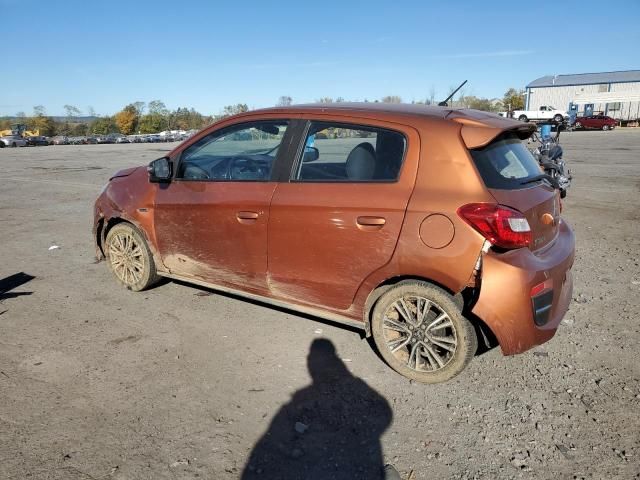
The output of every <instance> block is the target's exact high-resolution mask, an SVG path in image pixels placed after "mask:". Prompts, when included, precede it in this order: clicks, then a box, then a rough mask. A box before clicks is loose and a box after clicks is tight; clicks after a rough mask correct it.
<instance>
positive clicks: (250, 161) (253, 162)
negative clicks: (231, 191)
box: [227, 155, 267, 180]
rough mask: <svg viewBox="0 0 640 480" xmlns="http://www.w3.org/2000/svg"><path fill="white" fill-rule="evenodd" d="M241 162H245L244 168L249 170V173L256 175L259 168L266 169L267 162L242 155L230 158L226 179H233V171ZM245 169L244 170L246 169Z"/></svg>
mask: <svg viewBox="0 0 640 480" xmlns="http://www.w3.org/2000/svg"><path fill="white" fill-rule="evenodd" d="M241 162H247V165H246V167H249V168H251V167H252V168H251V171H252V172H253V171H255V172H256V173H259V169H260V168H261V167H265V168H266V167H267V161H266V160H257V159H255V158H251V157H249V156H244V155H239V156H237V157H233V158H231V161H230V162H229V165H228V166H227V178H228V179H229V180H233V179H234V174H233V173H234V170H235V169H236V168H238V167H237V164H238V163H241ZM246 167H245V168H246Z"/></svg>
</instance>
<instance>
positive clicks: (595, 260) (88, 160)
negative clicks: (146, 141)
mask: <svg viewBox="0 0 640 480" xmlns="http://www.w3.org/2000/svg"><path fill="white" fill-rule="evenodd" d="M563 144H564V146H565V157H566V158H567V159H568V161H569V162H570V164H571V167H572V168H573V170H574V173H575V184H574V186H573V187H572V189H571V190H570V192H569V196H568V198H567V199H566V202H565V204H564V213H563V215H564V216H565V218H566V219H567V220H568V221H569V222H570V223H571V224H572V225H573V227H574V228H575V231H576V234H577V242H578V251H577V258H576V263H575V267H574V269H575V292H574V302H573V303H572V305H571V308H570V311H569V313H568V315H567V317H566V318H565V320H564V322H563V325H562V328H561V329H560V331H559V332H558V334H557V335H556V337H555V338H554V339H553V340H552V341H551V342H550V343H548V344H546V345H543V346H542V347H539V348H537V349H535V350H534V351H531V352H528V353H526V354H523V355H519V356H515V357H509V358H505V357H502V355H501V354H500V351H499V349H494V350H492V351H490V352H489V353H487V354H485V355H482V356H480V357H478V358H476V359H475V361H474V362H472V364H471V366H470V368H469V369H468V370H467V371H466V372H465V373H464V374H463V375H461V376H459V377H458V378H456V379H455V380H454V381H452V382H450V383H448V384H445V385H438V386H425V385H419V384H413V383H410V382H408V381H407V380H405V379H404V378H402V377H400V376H398V375H397V374H395V373H394V372H393V371H391V370H390V369H389V368H387V367H386V366H385V365H384V364H383V363H382V362H381V361H380V360H379V359H378V358H377V356H376V355H375V354H374V353H373V352H372V350H371V349H370V348H369V345H368V344H367V343H366V342H365V341H362V340H361V339H360V336H359V335H358V333H356V332H354V331H352V330H348V329H345V328H342V327H338V326H336V325H333V324H330V323H326V322H322V321H320V320H317V319H313V318H308V317H303V316H299V315H297V314H294V313H291V312H286V311H281V310H276V309H273V308H268V307H265V306H262V305H258V304H254V303H248V302H245V301H242V300H239V299H236V298H232V297H229V296H223V295H219V294H215V293H213V292H210V291H208V290H205V289H200V288H194V287H190V286H187V285H183V284H178V283H171V282H167V283H165V284H163V285H161V286H159V287H157V288H154V289H152V290H150V291H148V292H144V293H138V294H136V293H132V292H129V291H127V290H125V289H123V288H121V287H119V286H118V285H117V284H116V282H115V281H114V279H113V278H112V277H111V274H110V273H109V271H108V270H107V267H106V265H105V264H104V263H100V264H95V263H94V257H93V255H94V252H93V249H92V248H93V247H92V241H91V237H90V227H91V208H92V203H93V200H94V199H95V197H96V195H97V193H98V191H99V190H100V187H101V186H102V185H103V184H104V183H105V182H106V180H107V178H108V176H109V174H110V173H112V172H113V171H115V170H118V169H119V168H122V167H125V166H130V165H132V164H133V165H136V164H141V163H146V162H148V161H150V160H152V159H154V158H157V157H160V156H162V152H164V151H165V150H166V149H168V148H169V147H170V145H168V146H165V145H163V144H155V145H153V144H152V145H88V146H78V147H75V146H57V147H40V148H20V149H8V148H5V149H2V150H0V166H1V173H0V220H1V223H0V225H1V228H0V258H1V259H2V263H1V266H0V279H6V278H7V277H11V276H13V275H15V274H20V273H23V274H24V275H21V276H15V277H11V279H12V281H13V283H20V282H24V283H23V284H22V285H20V286H16V287H15V288H12V289H11V290H9V291H4V290H6V288H2V289H0V478H11V479H24V478H33V479H45V478H46V479H106V478H112V479H164V478H168V479H178V478H196V477H199V478H207V479H233V478H239V477H241V475H242V472H243V470H245V465H246V464H247V460H248V458H249V456H250V453H251V451H252V450H253V448H254V446H256V444H258V450H260V451H262V452H264V451H267V452H269V451H276V450H277V451H281V453H283V454H284V455H285V457H287V458H289V460H288V461H287V462H283V463H281V464H279V465H277V468H278V472H279V473H278V475H280V476H282V477H283V478H286V477H287V476H288V477H290V478H291V477H293V476H294V475H295V474H294V473H290V474H289V475H287V474H286V472H298V471H301V470H302V469H309V470H308V471H309V472H312V471H313V472H314V474H315V476H313V475H312V474H309V475H308V478H312V477H313V478H363V477H367V474H366V473H365V472H367V469H368V468H370V467H371V466H372V465H374V466H375V464H376V463H379V462H380V459H379V457H380V455H382V457H383V458H384V462H391V463H393V464H395V465H396V466H397V468H398V469H399V470H400V471H401V473H402V476H403V478H405V479H406V478H408V477H411V478H414V479H432V478H456V479H462V478H468V479H471V478H500V479H501V478H505V479H506V478H560V479H565V478H567V479H573V478H594V479H602V478H640V474H639V473H638V472H640V328H639V326H640V300H639V299H640V130H636V131H618V130H616V131H613V132H574V133H569V134H566V135H564V141H563ZM52 246H58V247H59V248H55V249H51V250H50V247H52ZM30 276H32V277H34V278H33V279H30ZM5 285H6V282H5ZM320 338H328V339H330V340H331V342H333V345H334V346H335V348H336V352H337V357H336V356H335V355H333V354H332V353H331V348H330V345H328V344H327V342H315V343H314V347H313V348H311V345H312V342H314V340H317V339H320ZM310 349H311V351H312V354H311V355H310V354H309V352H310ZM307 357H309V359H307ZM338 358H339V359H342V360H338ZM308 364H309V365H308ZM310 371H311V372H312V373H313V382H312V377H311V376H310ZM322 372H332V373H331V375H328V376H327V375H323V373H322ZM349 372H350V373H349ZM334 377H336V378H334ZM374 391H375V392H374ZM296 392H297V393H296ZM376 392H377V393H376ZM296 422H300V423H302V424H304V425H298V426H296ZM305 426H307V427H308V430H306V431H303V430H305V428H304V427H305ZM296 428H297V429H298V430H299V432H297V431H296ZM267 431H268V432H269V435H268V436H266V437H263V435H265V433H266V432H267ZM261 439H262V440H261ZM380 448H381V451H382V453H380ZM269 449H272V450H269ZM273 449H275V450H273ZM345 462H346V463H345ZM336 465H337V467H336ZM269 468H273V465H266V466H262V467H261V466H260V465H254V464H252V465H251V469H247V472H246V474H245V478H249V477H251V478H253V477H258V478H279V477H278V475H273V474H271V473H270V472H271V471H272V470H269ZM412 471H413V474H411V472H412ZM318 472H319V473H318ZM411 475H413V476H411ZM369 478H371V477H370V476H369Z"/></svg>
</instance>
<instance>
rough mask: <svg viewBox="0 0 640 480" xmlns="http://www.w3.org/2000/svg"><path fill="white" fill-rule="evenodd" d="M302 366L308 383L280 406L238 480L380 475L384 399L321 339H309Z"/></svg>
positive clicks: (386, 417)
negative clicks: (309, 380)
mask: <svg viewBox="0 0 640 480" xmlns="http://www.w3.org/2000/svg"><path fill="white" fill-rule="evenodd" d="M307 366H308V368H309V373H310V374H311V378H312V380H313V383H312V384H311V385H309V386H308V387H305V388H303V389H301V390H298V391H297V392H295V393H294V394H293V396H292V398H291V400H290V401H289V403H287V404H286V405H284V406H283V407H282V408H280V410H279V411H278V413H277V414H276V415H275V417H274V418H273V420H272V421H271V424H270V425H269V428H268V430H267V432H266V433H265V434H264V435H263V436H262V438H260V440H258V442H257V443H256V445H255V446H254V448H253V450H252V451H251V455H250V457H249V460H248V461H247V464H246V465H245V468H244V471H243V473H242V477H241V478H242V480H252V479H269V480H271V479H282V480H285V479H286V480H297V479H304V480H316V479H317V480H320V479H322V480H330V479H345V480H346V479H349V480H355V479H367V480H376V479H382V478H384V474H383V470H384V462H383V455H382V446H381V443H380V437H381V435H382V433H383V432H384V431H385V430H386V429H387V428H388V427H389V425H390V424H391V420H392V418H393V413H392V410H391V407H390V406H389V403H388V402H387V401H386V400H385V399H384V398H383V397H382V396H381V395H380V394H379V393H377V392H376V391H375V390H374V389H372V388H371V387H369V386H368V385H367V384H366V383H365V382H364V381H363V380H361V379H360V378H358V377H355V376H353V375H352V374H351V372H349V370H347V368H346V367H345V365H344V363H343V362H342V361H341V360H340V358H338V356H337V355H336V350H335V347H334V345H333V343H332V342H330V341H329V340H327V339H317V340H314V341H313V343H312V344H311V347H310V350H309V355H308V357H307Z"/></svg>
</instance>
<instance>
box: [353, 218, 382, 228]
mask: <svg viewBox="0 0 640 480" xmlns="http://www.w3.org/2000/svg"><path fill="white" fill-rule="evenodd" d="M356 223H357V224H358V228H359V229H360V230H380V229H381V228H382V227H384V224H385V223H387V220H386V219H385V218H384V217H367V216H363V217H358V219H357V220H356Z"/></svg>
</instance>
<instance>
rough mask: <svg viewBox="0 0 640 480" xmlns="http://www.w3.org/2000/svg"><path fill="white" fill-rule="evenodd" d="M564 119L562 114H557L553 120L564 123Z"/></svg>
mask: <svg viewBox="0 0 640 480" xmlns="http://www.w3.org/2000/svg"><path fill="white" fill-rule="evenodd" d="M563 120H564V117H563V116H562V115H556V116H555V117H553V121H554V122H556V123H562V121H563Z"/></svg>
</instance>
